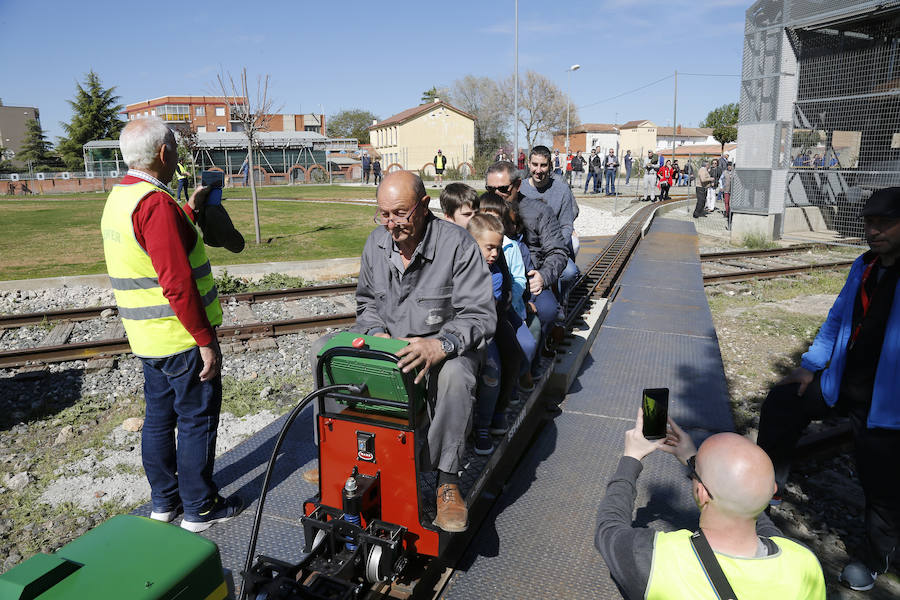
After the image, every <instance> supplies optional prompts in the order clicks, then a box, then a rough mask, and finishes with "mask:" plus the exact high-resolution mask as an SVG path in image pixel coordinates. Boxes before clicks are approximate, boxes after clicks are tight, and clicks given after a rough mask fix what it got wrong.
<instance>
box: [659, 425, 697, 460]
mask: <svg viewBox="0 0 900 600" xmlns="http://www.w3.org/2000/svg"><path fill="white" fill-rule="evenodd" d="M665 442H666V443H665V445H664V446H663V447H662V448H660V449H661V450H662V451H663V452H668V453H669V454H672V455H674V456H675V458H677V459H678V460H679V461H681V464H683V465H686V464H687V460H688V459H689V458H690V457H692V456H694V455H695V454H697V447H696V446H694V440H692V439H691V436H689V435H688V434H686V433H685V432H684V430H683V429H682V428H681V427H679V426H678V424H677V423H675V421H673V420H672V418H671V417H669V429H668V431H667V432H666V439H665Z"/></svg>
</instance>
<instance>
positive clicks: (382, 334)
mask: <svg viewBox="0 0 900 600" xmlns="http://www.w3.org/2000/svg"><path fill="white" fill-rule="evenodd" d="M372 335H373V336H375V337H380V338H387V339H391V335H390V334H389V333H384V332H383V331H382V332H381V333H373V334H372Z"/></svg>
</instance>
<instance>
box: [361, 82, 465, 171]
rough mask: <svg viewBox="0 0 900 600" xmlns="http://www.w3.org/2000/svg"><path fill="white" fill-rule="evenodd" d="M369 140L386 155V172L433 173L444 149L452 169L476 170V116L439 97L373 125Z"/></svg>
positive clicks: (370, 128)
mask: <svg viewBox="0 0 900 600" xmlns="http://www.w3.org/2000/svg"><path fill="white" fill-rule="evenodd" d="M369 141H370V142H371V144H372V146H373V148H374V150H375V152H377V153H378V154H380V155H381V156H382V161H381V162H382V165H383V168H384V170H385V171H388V170H390V169H391V167H392V166H394V165H396V166H394V168H401V169H408V170H411V171H420V172H422V173H423V174H429V173H430V174H433V173H434V165H433V164H432V160H433V159H434V156H435V154H437V151H438V150H439V149H440V150H441V153H442V154H443V155H444V156H446V157H447V167H448V168H461V167H462V166H463V165H466V166H467V167H468V170H469V173H471V170H472V162H471V161H472V157H473V156H474V154H475V117H474V116H472V115H470V114H469V113H467V112H465V111H462V110H460V109H458V108H456V107H455V106H453V105H451V104H449V103H447V102H444V101H443V100H440V99H438V98H435V100H434V102H429V103H427V104H421V105H419V106H415V107H413V108H408V109H406V110H404V111H403V112H399V113H397V114H396V115H394V116H392V117H390V118H388V119H385V120H383V121H381V122H375V123H373V124H372V125H371V126H370V127H369Z"/></svg>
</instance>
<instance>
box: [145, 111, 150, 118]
mask: <svg viewBox="0 0 900 600" xmlns="http://www.w3.org/2000/svg"><path fill="white" fill-rule="evenodd" d="M149 116H150V113H148V112H147V111H146V110H145V111H144V118H145V119H146V118H147V117H149Z"/></svg>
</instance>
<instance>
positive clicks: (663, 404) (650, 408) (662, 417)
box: [641, 388, 669, 440]
mask: <svg viewBox="0 0 900 600" xmlns="http://www.w3.org/2000/svg"><path fill="white" fill-rule="evenodd" d="M642 394H643V400H642V401H641V409H642V410H643V412H644V427H643V429H642V430H641V433H643V434H644V437H645V438H647V439H648V440H659V439H662V438H664V437H666V424H667V422H668V419H669V388H650V389H645V390H644V391H643V392H642Z"/></svg>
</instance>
